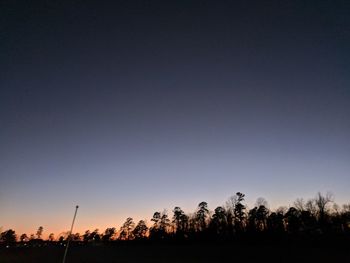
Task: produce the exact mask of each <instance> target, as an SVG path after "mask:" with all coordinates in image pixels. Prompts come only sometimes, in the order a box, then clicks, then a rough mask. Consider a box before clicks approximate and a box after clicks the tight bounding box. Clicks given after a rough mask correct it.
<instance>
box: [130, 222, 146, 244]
mask: <svg viewBox="0 0 350 263" xmlns="http://www.w3.org/2000/svg"><path fill="white" fill-rule="evenodd" d="M147 231H148V227H147V225H146V222H145V221H144V220H140V221H139V222H138V223H137V225H136V227H135V228H134V230H133V231H132V234H133V236H134V238H135V239H137V240H140V239H144V238H146V235H147Z"/></svg>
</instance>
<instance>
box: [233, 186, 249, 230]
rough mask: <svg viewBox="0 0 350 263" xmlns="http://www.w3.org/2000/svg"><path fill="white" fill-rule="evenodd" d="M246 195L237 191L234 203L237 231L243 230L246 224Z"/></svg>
mask: <svg viewBox="0 0 350 263" xmlns="http://www.w3.org/2000/svg"><path fill="white" fill-rule="evenodd" d="M244 197H245V195H244V194H242V193H240V192H237V193H236V197H235V203H234V210H233V211H234V214H233V215H234V224H235V230H236V232H242V231H243V229H244V227H245V225H244V220H245V216H246V215H245V209H246V207H245V205H243V201H244Z"/></svg>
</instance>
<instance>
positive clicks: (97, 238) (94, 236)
mask: <svg viewBox="0 0 350 263" xmlns="http://www.w3.org/2000/svg"><path fill="white" fill-rule="evenodd" d="M85 233H86V232H85ZM84 235H85V234H84ZM84 235H83V237H84ZM88 240H91V241H94V242H100V241H101V236H100V234H99V230H98V229H97V228H96V229H95V230H94V231H92V232H91V233H90V235H89V237H88Z"/></svg>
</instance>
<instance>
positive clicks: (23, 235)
mask: <svg viewBox="0 0 350 263" xmlns="http://www.w3.org/2000/svg"><path fill="white" fill-rule="evenodd" d="M19 240H20V241H21V242H27V241H29V238H28V236H27V234H25V233H24V234H22V235H21V236H20V237H19Z"/></svg>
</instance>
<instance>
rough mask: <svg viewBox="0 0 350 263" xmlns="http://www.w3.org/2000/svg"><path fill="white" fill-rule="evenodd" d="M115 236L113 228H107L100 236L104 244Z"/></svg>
mask: <svg viewBox="0 0 350 263" xmlns="http://www.w3.org/2000/svg"><path fill="white" fill-rule="evenodd" d="M115 234H116V229H115V227H110V228H107V229H106V230H105V232H104V234H103V236H102V241H104V242H107V241H110V240H111V239H112V238H113V236H114V235H115Z"/></svg>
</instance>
